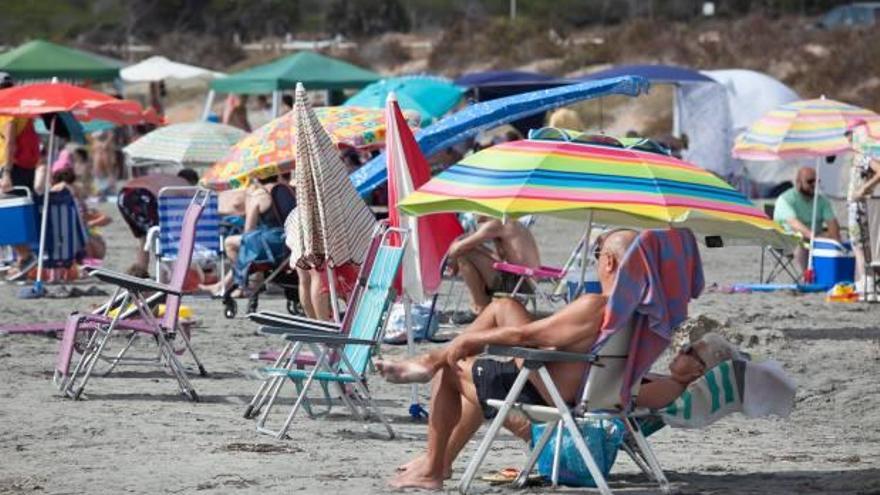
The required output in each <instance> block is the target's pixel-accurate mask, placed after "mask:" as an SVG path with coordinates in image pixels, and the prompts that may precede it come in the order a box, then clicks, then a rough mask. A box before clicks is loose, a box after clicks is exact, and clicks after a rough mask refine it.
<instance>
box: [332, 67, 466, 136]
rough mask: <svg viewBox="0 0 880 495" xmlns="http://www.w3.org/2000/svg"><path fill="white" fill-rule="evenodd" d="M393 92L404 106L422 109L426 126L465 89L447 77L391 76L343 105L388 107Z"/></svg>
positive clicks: (444, 112)
mask: <svg viewBox="0 0 880 495" xmlns="http://www.w3.org/2000/svg"><path fill="white" fill-rule="evenodd" d="M391 93H394V94H395V96H396V98H397V102H398V104H399V105H400V108H402V109H404V110H412V111H415V112H418V113H419V115H420V116H421V118H422V126H423V127H426V126H428V125H430V124H432V123H434V121H435V120H437V119H439V118H440V117H442V116H443V115H445V114H446V112H448V111H450V110H452V108H453V107H455V105H457V104H458V102H460V101H461V95H462V94H463V93H464V88H461V87H460V86H456V85H455V84H453V83H452V81H450V80H449V79H446V78H443V77H436V76H424V75H421V76H403V77H390V78H387V79H382V80H381V81H377V82H374V83H372V84H370V85H369V86H367V87H366V88H364V89H362V90H360V91H359V92H358V93H357V94H355V95H354V96H352V97H351V98H349V99H348V101H346V102H345V104H344V105H343V106H347V107H349V106H354V107H367V108H384V107H385V102H386V101H387V99H388V95H389V94H391Z"/></svg>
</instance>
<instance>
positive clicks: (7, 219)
mask: <svg viewBox="0 0 880 495" xmlns="http://www.w3.org/2000/svg"><path fill="white" fill-rule="evenodd" d="M16 189H24V190H26V191H27V189H26V188H16ZM37 218H38V217H37V206H36V205H35V204H34V200H33V198H32V197H31V195H30V191H28V195H27V196H2V197H0V226H2V228H0V245H3V246H17V245H19V244H32V243H34V242H36V241H37V240H38V237H37V235H38V234H37Z"/></svg>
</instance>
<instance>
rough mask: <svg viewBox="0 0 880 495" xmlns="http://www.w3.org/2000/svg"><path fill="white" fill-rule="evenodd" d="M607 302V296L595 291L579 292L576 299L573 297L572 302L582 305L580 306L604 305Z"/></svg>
mask: <svg viewBox="0 0 880 495" xmlns="http://www.w3.org/2000/svg"><path fill="white" fill-rule="evenodd" d="M606 302H608V298H607V297H605V296H604V295H602V294H595V293H592V292H591V293H586V294H581V295H580V296H579V297H578V298H577V299H575V300H574V301H573V302H572V304H577V305H582V306H595V305H600V306H604V305H605V303H606Z"/></svg>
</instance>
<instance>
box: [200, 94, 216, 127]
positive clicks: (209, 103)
mask: <svg viewBox="0 0 880 495" xmlns="http://www.w3.org/2000/svg"><path fill="white" fill-rule="evenodd" d="M216 94H217V93H215V92H214V90H213V89H212V90H210V91H208V96H206V97H205V108H203V109H202V120H208V116H209V115H211V107H212V106H213V105H214V96H215V95H216Z"/></svg>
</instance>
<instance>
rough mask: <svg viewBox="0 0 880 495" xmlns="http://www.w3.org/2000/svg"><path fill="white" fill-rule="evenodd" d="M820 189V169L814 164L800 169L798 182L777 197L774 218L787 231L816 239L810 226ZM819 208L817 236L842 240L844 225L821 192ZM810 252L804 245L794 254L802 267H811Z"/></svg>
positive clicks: (805, 237)
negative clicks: (841, 227) (814, 196)
mask: <svg viewBox="0 0 880 495" xmlns="http://www.w3.org/2000/svg"><path fill="white" fill-rule="evenodd" d="M815 190H816V171H815V170H814V169H812V168H810V167H801V168H800V169H799V170H798V173H797V178H796V179H795V185H794V187H792V188H791V189H789V190H788V191H785V192H784V193H782V194H780V195H779V197H778V198H776V207H775V209H774V211H773V220H775V221H776V222H778V223H780V224H781V225H782V227H783V228H784V229H785V230H786V232H791V233H794V234H800V235H801V237H802V238H803V239H804V240H805V241H808V240H810V239H812V238H813V233H812V232H811V231H810V225H811V224H812V221H813V194H814V192H815ZM816 200H817V201H818V205H817V211H816V237H824V238H830V239H834V240H836V241H838V242H839V241H840V224H838V223H837V219H836V218H834V211H833V210H832V209H831V203H830V202H829V201H828V200H827V199H826V198H825V197H824V196H822V195H819V196H818V197H817V198H816ZM808 254H809V253H808V251H807V249H805V248H804V247H803V246H802V245H799V246H798V248H797V249H795V252H794V255H795V259H797V261H798V264H799V265H800V266H801V268H802V269H806V268H807V257H808Z"/></svg>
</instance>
